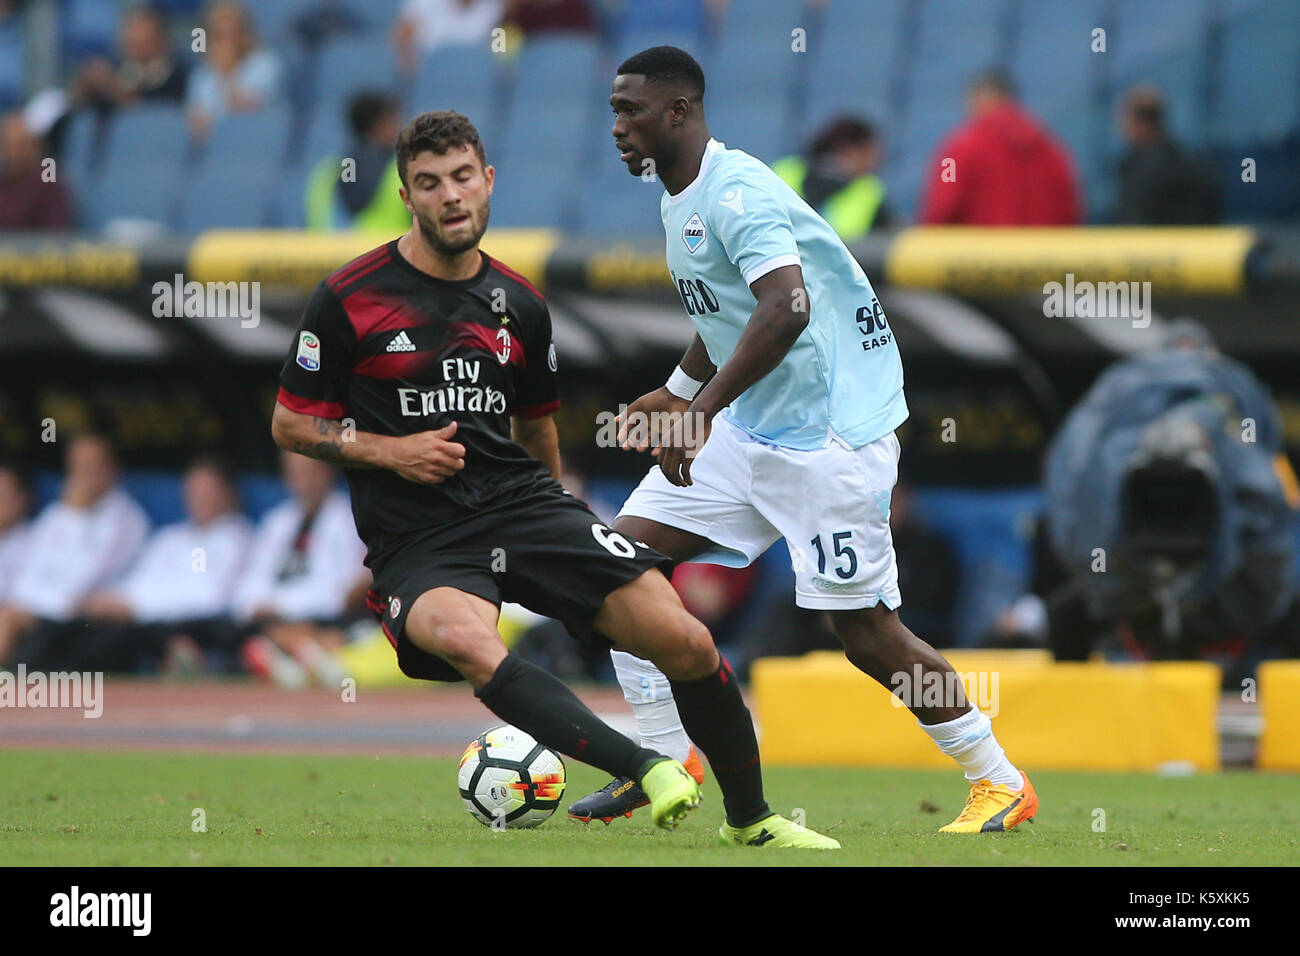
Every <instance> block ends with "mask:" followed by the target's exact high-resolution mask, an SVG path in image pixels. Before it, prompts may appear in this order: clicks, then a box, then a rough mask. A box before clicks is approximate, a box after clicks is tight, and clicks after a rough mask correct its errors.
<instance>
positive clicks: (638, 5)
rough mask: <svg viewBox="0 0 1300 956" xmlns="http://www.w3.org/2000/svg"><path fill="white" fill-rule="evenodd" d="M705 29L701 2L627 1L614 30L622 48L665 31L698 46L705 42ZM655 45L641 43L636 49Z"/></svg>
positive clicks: (702, 1) (673, 0)
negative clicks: (687, 38) (689, 40)
mask: <svg viewBox="0 0 1300 956" xmlns="http://www.w3.org/2000/svg"><path fill="white" fill-rule="evenodd" d="M708 27H709V23H708V17H707V14H706V12H705V9H704V0H630V2H628V3H627V4H626V6H625V7H624V9H623V13H622V16H620V17H618V18H617V21H616V26H615V29H616V31H617V35H618V46H619V48H620V49H622V48H624V47H625V46H626V45H627V44H633V45H635V44H636V43H637V42H638V40H639V39H644V38H646V37H652V36H654V35H655V34H658V33H665V32H666V33H675V34H680V35H685V36H687V37H690V38H692V39H693V40H694V41H695V42H697V43H698V42H699V41H700V40H703V39H704V37H705V35H706V33H707V31H708ZM656 45H657V43H655V42H642V43H641V45H640V46H638V47H637V49H645V48H646V47H651V46H656ZM683 49H685V47H684V48H683ZM632 52H636V51H635V50H633V51H632ZM628 55H630V54H628Z"/></svg>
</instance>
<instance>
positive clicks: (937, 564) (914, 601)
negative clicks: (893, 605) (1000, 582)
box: [889, 480, 961, 647]
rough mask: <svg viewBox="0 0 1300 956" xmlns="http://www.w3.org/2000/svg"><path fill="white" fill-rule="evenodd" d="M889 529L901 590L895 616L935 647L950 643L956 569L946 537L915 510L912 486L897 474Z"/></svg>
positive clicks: (958, 573)
mask: <svg viewBox="0 0 1300 956" xmlns="http://www.w3.org/2000/svg"><path fill="white" fill-rule="evenodd" d="M889 531H890V534H891V535H892V537H893V539H894V553H895V555H896V557H897V560H898V590H899V592H900V593H902V594H904V595H906V597H905V599H904V604H903V606H902V607H901V608H900V609H899V616H900V617H902V619H903V622H904V623H905V624H906V625H907V626H908V627H909V628H911V629H912V630H913V631H915V632H916V633H917V634H920V635H923V637H924V640H925V641H926V642H927V643H929V644H932V645H933V646H935V647H951V646H952V643H953V620H952V612H953V608H954V607H955V606H956V603H957V595H958V593H959V592H960V591H961V570H960V566H959V565H958V563H957V555H956V553H955V552H954V551H953V549H952V545H951V544H949V543H948V539H947V538H945V537H944V536H943V535H941V534H939V533H938V532H936V531H934V530H933V529H931V528H930V527H928V526H927V525H926V524H925V522H923V521H922V520H921V519H920V518H918V517H917V516H916V509H915V508H914V507H913V503H912V489H911V486H910V485H908V484H907V483H906V482H904V481H902V480H900V481H899V482H898V483H897V484H896V485H894V493H893V496H892V497H891V499H890V502H889Z"/></svg>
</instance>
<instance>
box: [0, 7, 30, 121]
mask: <svg viewBox="0 0 1300 956" xmlns="http://www.w3.org/2000/svg"><path fill="white" fill-rule="evenodd" d="M26 84H27V45H26V43H24V42H23V27H22V22H21V18H20V17H17V16H11V17H9V19H8V20H7V21H6V22H4V23H0V109H8V108H10V107H13V106H17V105H18V104H19V103H21V102H22V99H23V90H24V88H25V87H26Z"/></svg>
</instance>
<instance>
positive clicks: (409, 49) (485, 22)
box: [393, 0, 506, 76]
mask: <svg viewBox="0 0 1300 956" xmlns="http://www.w3.org/2000/svg"><path fill="white" fill-rule="evenodd" d="M505 12H506V3H505V0H406V3H405V4H404V5H403V7H402V12H401V15H400V16H399V17H398V19H397V23H396V25H395V26H394V27H393V45H394V46H395V47H396V48H397V63H398V65H399V67H400V68H401V71H402V72H403V73H404V74H406V75H408V76H409V75H411V74H412V73H414V72H416V70H417V69H418V67H419V64H420V61H421V60H423V59H424V58H425V57H427V56H428V55H429V53H430V52H431V51H433V50H436V49H438V47H442V46H452V45H455V44H461V45H465V44H482V46H483V48H484V49H487V45H488V42H489V41H490V40H491V38H492V31H493V30H494V29H495V28H496V27H498V26H500V25H501V19H502V17H503V16H504V15H505Z"/></svg>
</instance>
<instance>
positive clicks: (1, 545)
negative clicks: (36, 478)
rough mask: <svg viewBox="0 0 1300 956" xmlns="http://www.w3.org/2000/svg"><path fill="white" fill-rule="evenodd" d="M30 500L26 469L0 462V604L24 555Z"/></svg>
mask: <svg viewBox="0 0 1300 956" xmlns="http://www.w3.org/2000/svg"><path fill="white" fill-rule="evenodd" d="M32 503H33V499H32V489H31V482H30V480H29V479H28V476H27V472H26V471H25V470H24V469H23V468H21V467H19V466H18V465H16V464H14V463H12V462H5V461H0V605H3V604H4V602H5V601H6V600H8V598H9V591H10V589H11V588H12V587H13V582H14V580H15V579H16V578H17V577H18V569H19V568H21V567H22V566H23V562H24V561H25V560H26V557H27V547H28V543H29V541H30V538H31V533H32V522H31V512H32Z"/></svg>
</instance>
